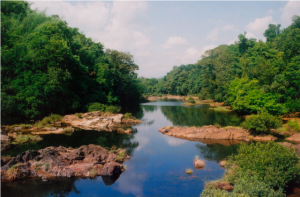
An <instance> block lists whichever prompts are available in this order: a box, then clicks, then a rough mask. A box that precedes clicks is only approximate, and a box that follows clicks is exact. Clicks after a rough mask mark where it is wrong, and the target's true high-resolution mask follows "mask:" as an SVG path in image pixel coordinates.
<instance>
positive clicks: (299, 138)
mask: <svg viewBox="0 0 300 197" xmlns="http://www.w3.org/2000/svg"><path fill="white" fill-rule="evenodd" d="M286 140H288V141H290V142H295V143H300V133H296V134H294V135H292V136H290V137H288V138H286Z"/></svg>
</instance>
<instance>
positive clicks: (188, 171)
mask: <svg viewBox="0 0 300 197" xmlns="http://www.w3.org/2000/svg"><path fill="white" fill-rule="evenodd" d="M185 173H187V174H193V170H192V169H190V168H188V169H186V170H185Z"/></svg>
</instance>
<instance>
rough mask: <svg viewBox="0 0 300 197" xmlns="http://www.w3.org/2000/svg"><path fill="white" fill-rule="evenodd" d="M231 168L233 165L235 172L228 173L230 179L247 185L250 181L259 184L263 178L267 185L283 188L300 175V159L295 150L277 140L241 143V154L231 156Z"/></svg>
mask: <svg viewBox="0 0 300 197" xmlns="http://www.w3.org/2000/svg"><path fill="white" fill-rule="evenodd" d="M233 166H235V167H233ZM227 168H231V170H230V171H231V173H227V175H226V179H227V180H228V181H229V182H231V183H234V184H239V183H240V184H244V186H241V187H244V188H245V187H246V185H247V182H248V183H249V182H252V183H253V186H255V185H256V186H257V187H258V186H259V184H261V183H260V182H263V183H265V184H264V185H261V186H263V187H266V186H268V188H270V189H275V190H278V189H279V190H281V189H285V188H286V187H287V186H288V185H289V184H290V183H292V182H295V181H297V180H298V178H299V176H300V161H299V157H298V156H297V154H296V153H295V150H294V149H291V148H286V147H283V146H281V145H279V144H277V143H275V142H268V143H260V142H258V143H251V144H249V145H247V144H245V143H243V144H241V146H240V148H239V150H238V155H236V156H232V157H229V159H228V166H227ZM255 180H257V181H255ZM243 181H244V182H243ZM266 188H267V187H266ZM242 190H243V189H242V188H241V189H240V191H242Z"/></svg>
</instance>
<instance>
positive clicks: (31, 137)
mask: <svg viewBox="0 0 300 197" xmlns="http://www.w3.org/2000/svg"><path fill="white" fill-rule="evenodd" d="M36 137H37V136H36V135H17V137H16V138H15V139H14V141H13V142H12V144H23V143H26V142H31V141H35V139H36Z"/></svg>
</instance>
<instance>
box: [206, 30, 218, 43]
mask: <svg viewBox="0 0 300 197" xmlns="http://www.w3.org/2000/svg"><path fill="white" fill-rule="evenodd" d="M218 34H219V29H218V28H215V29H213V30H212V31H211V32H210V33H209V34H208V35H207V36H206V39H207V40H211V41H217V40H218Z"/></svg>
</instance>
